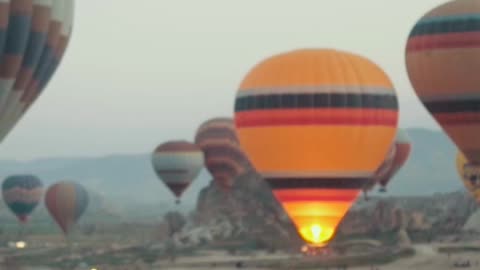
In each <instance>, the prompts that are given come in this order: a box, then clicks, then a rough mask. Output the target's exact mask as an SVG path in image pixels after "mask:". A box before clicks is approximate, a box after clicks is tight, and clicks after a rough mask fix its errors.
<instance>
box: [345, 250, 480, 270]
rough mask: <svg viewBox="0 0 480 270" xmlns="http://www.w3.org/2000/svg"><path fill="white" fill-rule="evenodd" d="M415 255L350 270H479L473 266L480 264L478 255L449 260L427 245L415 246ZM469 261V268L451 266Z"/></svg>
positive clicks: (445, 255)
mask: <svg viewBox="0 0 480 270" xmlns="http://www.w3.org/2000/svg"><path fill="white" fill-rule="evenodd" d="M415 251H416V255H415V256H413V257H410V258H406V259H400V260H398V261H396V262H394V263H391V264H387V265H383V266H377V268H371V267H355V268H351V269H352V270H353V269H355V270H371V269H378V270H444V269H480V265H475V262H476V261H478V262H479V263H480V256H479V254H478V253H472V252H470V253H469V252H465V253H458V254H452V255H451V256H450V258H449V257H448V255H447V254H441V253H437V252H436V250H435V248H434V247H432V246H429V245H418V246H415ZM466 260H470V263H471V267H470V268H455V267H454V266H453V264H454V263H455V262H456V261H466Z"/></svg>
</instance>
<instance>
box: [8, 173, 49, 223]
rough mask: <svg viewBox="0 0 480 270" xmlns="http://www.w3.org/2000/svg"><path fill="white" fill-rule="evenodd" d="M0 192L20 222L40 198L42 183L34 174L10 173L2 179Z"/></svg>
mask: <svg viewBox="0 0 480 270" xmlns="http://www.w3.org/2000/svg"><path fill="white" fill-rule="evenodd" d="M2 194H3V200H4V201H5V204H6V205H7V206H8V208H10V210H11V211H12V212H13V213H14V214H15V215H16V216H17V218H18V220H19V221H20V222H21V223H26V222H27V221H28V217H29V216H30V214H31V213H32V212H33V210H34V209H35V208H36V207H37V205H38V203H39V202H40V200H41V199H42V196H43V184H42V181H40V179H39V178H38V177H36V176H34V175H12V176H9V177H7V178H6V179H5V181H3V184H2Z"/></svg>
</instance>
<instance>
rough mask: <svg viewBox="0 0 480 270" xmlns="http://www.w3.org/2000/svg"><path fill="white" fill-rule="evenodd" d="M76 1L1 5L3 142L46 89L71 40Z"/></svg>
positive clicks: (0, 136) (0, 115)
mask: <svg viewBox="0 0 480 270" xmlns="http://www.w3.org/2000/svg"><path fill="white" fill-rule="evenodd" d="M73 9H74V1H73V0H33V1H32V0H30V1H24V0H9V1H1V2H0V30H1V31H2V33H4V35H1V37H0V44H1V46H0V53H1V55H2V58H1V59H2V60H1V61H0V141H1V140H3V139H4V138H5V136H6V135H7V134H8V132H9V131H10V130H11V129H12V128H13V127H14V126H15V124H16V123H17V122H18V121H19V119H20V118H21V117H22V115H23V114H24V113H25V112H26V111H27V109H28V108H29V107H30V106H31V105H32V103H33V102H35V100H36V99H37V97H38V96H39V95H40V94H41V93H42V91H43V90H44V89H45V86H46V85H47V83H48V82H49V80H50V79H51V77H52V76H53V74H54V73H55V70H56V69H57V67H58V65H59V63H60V61H61V59H62V56H63V54H64V52H65V49H66V48H67V44H68V41H69V39H70V35H71V31H72V22H73Z"/></svg>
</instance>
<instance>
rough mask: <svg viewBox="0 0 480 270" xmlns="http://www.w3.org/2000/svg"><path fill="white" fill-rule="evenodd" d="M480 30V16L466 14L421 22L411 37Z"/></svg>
mask: <svg viewBox="0 0 480 270" xmlns="http://www.w3.org/2000/svg"><path fill="white" fill-rule="evenodd" d="M477 31H480V18H473V17H468V16H465V17H463V18H458V19H453V20H452V19H447V20H441V21H433V22H419V23H418V24H417V25H415V27H414V28H413V29H412V31H411V32H410V37H414V36H424V35H434V34H448V33H459V32H477Z"/></svg>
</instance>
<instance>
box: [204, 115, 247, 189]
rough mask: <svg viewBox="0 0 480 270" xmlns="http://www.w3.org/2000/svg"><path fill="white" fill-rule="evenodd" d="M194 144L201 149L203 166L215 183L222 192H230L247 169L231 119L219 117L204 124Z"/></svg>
mask: <svg viewBox="0 0 480 270" xmlns="http://www.w3.org/2000/svg"><path fill="white" fill-rule="evenodd" d="M195 143H196V144H197V145H198V146H199V147H200V148H201V149H202V151H203V153H204V155H205V165H206V167H207V169H208V171H209V172H210V174H211V175H212V176H213V178H214V181H215V183H217V185H218V186H219V187H221V188H222V189H223V190H225V191H227V192H229V191H231V189H232V186H233V184H234V179H235V178H236V177H237V176H239V175H241V174H242V173H244V172H246V171H247V170H248V168H249V161H248V158H247V157H246V156H245V153H244V152H243V150H242V149H241V147H240V143H239V141H238V138H237V135H236V133H235V124H234V122H233V119H230V118H220V117H219V118H214V119H210V120H208V121H206V122H204V123H203V124H201V125H200V127H199V128H198V130H197V134H196V136H195Z"/></svg>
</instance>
